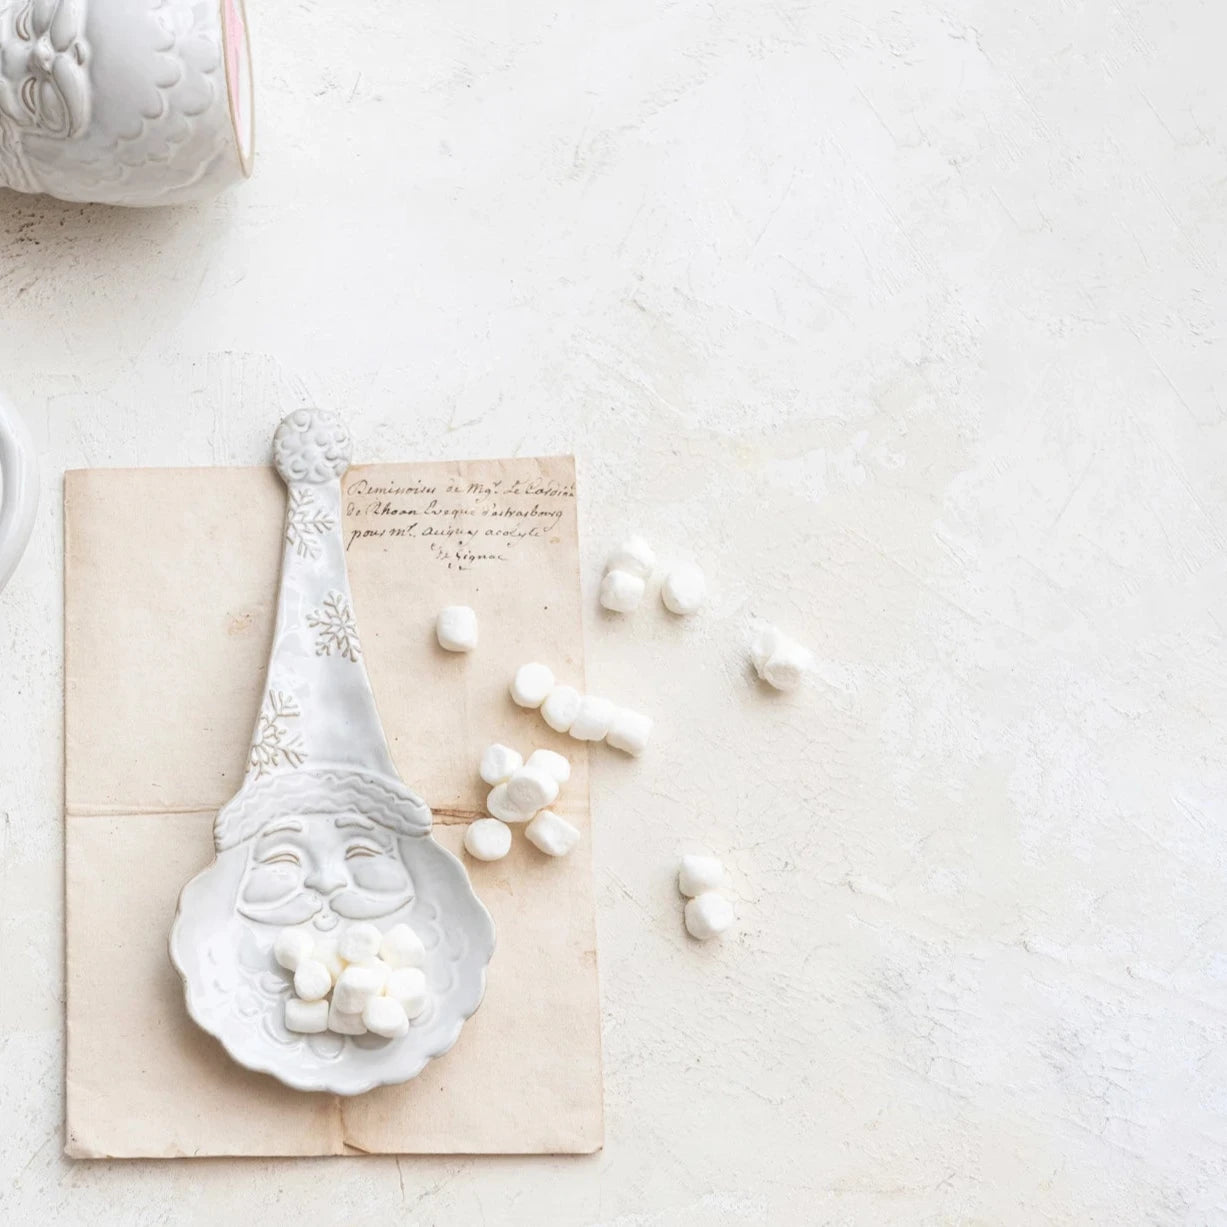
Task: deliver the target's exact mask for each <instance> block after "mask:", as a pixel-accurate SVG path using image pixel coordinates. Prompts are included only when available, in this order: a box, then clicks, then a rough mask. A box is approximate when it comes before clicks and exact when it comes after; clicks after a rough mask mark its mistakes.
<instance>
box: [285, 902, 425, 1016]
mask: <svg viewBox="0 0 1227 1227" xmlns="http://www.w3.org/2000/svg"><path fill="white" fill-rule="evenodd" d="M273 957H274V958H275V959H276V960H277V962H278V963H280V964H281V966H282V967H284V968H285V969H286V971H288V972H290V973H291V974H292V975H293V976H294V996H293V997H290V998H288V999H287V1001H286V1003H285V1026H286V1030H287V1031H294V1032H297V1033H298V1034H300V1035H314V1034H318V1033H319V1032H321V1031H333V1032H336V1034H338V1035H365V1034H366V1033H367V1032H368V1031H369V1032H370V1033H371V1034H373V1035H382V1036H384V1037H385V1038H387V1039H399V1038H400V1037H401V1036H402V1035H405V1034H406V1033H407V1032H408V1030H409V1023H410V1022H411V1021H412V1020H413V1019H415V1018H418V1017H420V1016H421V1014H422V1012H423V1011H424V1010H425V1009H426V1006H427V1004H428V1002H429V1000H430V992H429V990H428V989H427V987H426V973H425V972H424V971H423V970H422V964H423V963H424V962H425V961H426V947H425V946H423V945H422V939H421V938H420V937H418V935H417V934H416V933H415V932H414V931H413V930H412V929H411V928H410V927H409V926H408V925H405V924H400V925H394V926H393V927H392V928H391V929H389V930H388V931H387V932H386V933H381V932H380V931H379V930H378V929H377V928H376V927H375V926H374V925H373V924H367V923H366V922H365V921H363V922H359V923H357V924H352V925H350V926H349V927H348V928H346V929H344V930H343V931H342V932H341V934H340V936H339V937H334V936H333V935H331V934H327V935H322V934H321V935H317V934H315V933H312V932H311V931H310V930H309V929H303V928H297V929H282V930H281V932H280V933H279V934H278V935H277V940H276V941H275V942H274V943H273ZM330 994H331V1000H330V999H329V995H330Z"/></svg>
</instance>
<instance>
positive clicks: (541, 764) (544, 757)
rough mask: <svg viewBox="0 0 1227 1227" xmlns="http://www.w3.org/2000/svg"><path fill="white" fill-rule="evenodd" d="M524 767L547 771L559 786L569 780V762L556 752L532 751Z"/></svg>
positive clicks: (563, 755)
mask: <svg viewBox="0 0 1227 1227" xmlns="http://www.w3.org/2000/svg"><path fill="white" fill-rule="evenodd" d="M524 765H525V766H526V767H538V768H540V769H541V770H542V771H548V772H549V774H550V775H552V776H553V777H554V779H556V780H557V781H558V782H559V783H560V784H565V783H566V782H567V781H568V780H569V779H570V778H571V760H570V759H569V758H567V756H566V755H565V754H559V753H558V752H557V751H556V750H534V751H533V752H532V753H531V754H530V755H529V756H528V762H526V763H525V764H524Z"/></svg>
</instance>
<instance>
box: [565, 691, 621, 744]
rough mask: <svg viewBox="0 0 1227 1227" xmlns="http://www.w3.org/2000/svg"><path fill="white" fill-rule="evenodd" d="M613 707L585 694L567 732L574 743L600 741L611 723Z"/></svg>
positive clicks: (606, 702) (608, 702)
mask: <svg viewBox="0 0 1227 1227" xmlns="http://www.w3.org/2000/svg"><path fill="white" fill-rule="evenodd" d="M614 711H615V708H614V705H613V704H612V703H611V702H610V701H609V700H608V699H601V698H598V697H597V696H596V695H594V694H586V695H584V696H583V698H581V699H580V701H579V710H578V711H577V712H576V713H575V719H574V720H573V721H571V727H570V728H569V729H568V730H567V732H568V733H570V734H571V736H572V737H574V738H575V740H576V741H600V740H601V739H602V738H603V737H604V736H605V734H606V733H608V732H609V726H610V725H611V724H612V723H613V718H614Z"/></svg>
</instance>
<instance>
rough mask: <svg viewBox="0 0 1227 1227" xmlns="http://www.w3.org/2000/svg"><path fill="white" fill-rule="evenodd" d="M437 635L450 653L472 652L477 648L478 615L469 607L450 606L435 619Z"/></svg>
mask: <svg viewBox="0 0 1227 1227" xmlns="http://www.w3.org/2000/svg"><path fill="white" fill-rule="evenodd" d="M435 635H436V636H437V637H438V640H439V646H440V647H441V648H446V649H447V650H448V651H449V652H471V651H472V650H473V649H474V648H475V647H476V646H477V615H476V614H475V613H474V612H473V611H472V609H470V608H469V606H468V605H448V606H447V608H446V609H441V610H439V616H438V617H437V618H436V619H435Z"/></svg>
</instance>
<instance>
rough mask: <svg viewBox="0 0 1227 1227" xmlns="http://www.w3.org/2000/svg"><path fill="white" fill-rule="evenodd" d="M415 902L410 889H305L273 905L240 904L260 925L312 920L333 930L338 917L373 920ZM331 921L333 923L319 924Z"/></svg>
mask: <svg viewBox="0 0 1227 1227" xmlns="http://www.w3.org/2000/svg"><path fill="white" fill-rule="evenodd" d="M412 899H413V889H412V888H411V887H407V888H405V889H403V890H399V891H396V892H395V893H393V894H385V893H374V892H371V891H363V890H355V889H354V888H353V887H344V888H343V889H341V890H339V891H336V892H334V893H332V894H330V895H321V894H320V893H319V891H316V890H312V889H311V888H310V887H304V888H303V889H302V890H300V891H296V892H295V893H294V894H293V895H291V896H289V897H288V898H286V899H277V900H274V901H273V902H272V903H248V902H246V901H240V903H239V905H238V910H239V913H240V914H241V915H243V916H246V917H247V919H248V920H255V921H258V922H259V923H261V924H270V925H271V924H276V925H298V924H303V923H305V922H306V921H308V920H311V919H313V918H318V919H316V924H317V926H318V927H320V928H332V927H333V925H335V924H336V921H337V918H341V919H344V920H374V919H375V918H376V917H379V916H387V915H390V914H391V913H392V912H395V911H397V910H398V909H399V908H402V907H404V906H405V904H406V903H409V902H410V901H411V900H412ZM327 920H331V921H332V923H331V924H320V921H327Z"/></svg>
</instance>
